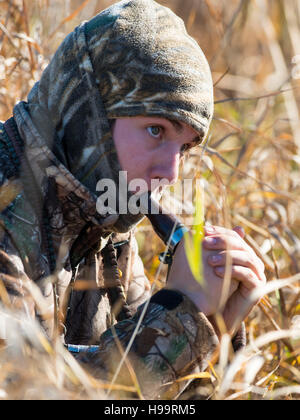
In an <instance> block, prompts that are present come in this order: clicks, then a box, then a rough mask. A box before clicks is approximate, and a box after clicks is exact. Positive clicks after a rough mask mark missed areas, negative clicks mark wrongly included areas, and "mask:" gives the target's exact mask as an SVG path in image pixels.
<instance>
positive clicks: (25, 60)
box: [0, 0, 300, 399]
mask: <svg viewBox="0 0 300 420" xmlns="http://www.w3.org/2000/svg"><path fill="white" fill-rule="evenodd" d="M112 3H113V1H109V0H102V1H101V0H90V1H83V0H72V1H65V2H61V1H58V0H51V1H50V0H30V1H29V0H23V1H22V0H2V1H0V119H1V120H5V119H6V118H8V117H9V116H10V115H11V110H12V107H13V105H14V103H15V102H16V101H18V100H22V99H26V94H27V93H28V92H29V90H30V88H31V87H32V86H33V84H34V82H35V81H37V80H38V79H39V77H40V74H41V72H42V70H43V69H44V67H45V66H46V65H47V62H48V60H49V59H50V58H51V54H53V52H54V51H55V49H56V48H57V46H58V45H59V43H60V42H61V40H62V39H63V38H64V36H65V35H66V34H67V33H68V32H70V31H71V30H72V29H73V28H74V26H75V25H76V24H77V23H79V22H80V21H81V20H83V19H87V18H89V17H90V16H92V15H93V14H95V13H96V12H98V11H100V10H102V9H103V8H105V7H107V6H109V5H110V4H112ZM160 3H162V4H164V5H168V6H170V7H171V8H172V9H173V10H174V11H175V12H176V13H177V14H179V15H180V16H181V17H182V18H183V19H184V20H185V22H186V25H187V27H188V30H189V32H190V33H191V34H192V35H193V36H194V37H195V38H196V39H197V40H198V41H199V43H200V45H201V46H202V48H203V50H204V52H205V53H206V55H207V57H208V59H209V61H210V64H211V67H212V71H213V76H214V80H215V83H216V86H215V99H216V111H215V119H214V121H213V124H212V128H211V132H210V143H209V147H208V148H207V150H206V152H205V156H204V158H203V159H202V160H201V161H200V159H199V157H200V154H201V153H202V151H201V150H199V151H196V152H193V153H192V154H191V156H190V159H189V160H188V161H187V162H186V165H185V170H184V174H183V176H187V177H188V176H192V174H193V173H195V172H198V173H199V174H201V176H202V177H203V178H204V180H205V189H206V201H205V213H206V220H208V221H209V222H210V223H212V224H216V225H222V226H224V225H226V226H234V225H237V224H238V225H242V226H243V227H244V228H245V230H246V234H247V235H246V238H247V240H248V241H249V243H250V244H251V245H252V246H253V247H254V248H255V250H256V251H257V253H258V254H259V255H260V256H261V258H262V259H263V260H264V262H265V265H266V274H267V278H268V280H269V281H270V282H271V281H277V280H278V279H289V281H287V282H285V283H284V286H283V287H282V288H281V289H280V290H277V291H271V292H269V293H268V296H267V297H266V298H265V299H264V301H263V303H262V304H261V305H260V306H258V307H257V308H256V309H255V310H254V311H253V312H252V313H251V315H250V316H249V318H248V320H247V333H248V339H249V340H248V342H249V346H248V347H247V349H246V350H245V351H244V352H243V353H242V354H239V355H238V356H236V357H235V356H234V355H233V354H232V353H231V351H229V345H228V341H227V337H226V335H225V336H224V338H223V340H222V346H221V356H220V357H219V358H218V359H216V360H215V361H214V365H211V367H210V368H209V369H208V372H209V373H211V376H212V380H210V381H207V380H206V383H205V386H204V384H203V383H202V387H201V386H200V388H198V389H197V390H196V391H195V392H196V393H198V394H199V395H200V394H202V395H203V393H206V394H205V395H207V394H210V395H211V396H212V398H216V399H299V394H300V373H299V372H300V371H299V366H300V321H299V319H300V287H299V286H300V283H299V280H298V277H297V276H296V277H293V276H295V275H296V274H297V273H299V272H300V267H299V264H300V263H299V261H300V258H299V257H300V211H299V205H300V200H299V197H300V181H299V180H300V177H299V165H300V157H299V147H300V124H299V112H298V106H299V99H300V89H299V87H300V83H299V80H297V78H296V77H295V76H297V63H298V62H299V63H300V59H299V60H298V61H297V59H294V62H292V60H293V57H295V56H296V55H298V54H300V44H299V39H300V6H299V1H297V0H289V1H283V0H231V1H230V2H228V1H225V0H204V1H201V2H200V1H195V0H186V1H185V2H184V6H183V3H182V2H181V1H179V0H161V1H160ZM82 5H83V6H84V7H81V6H82ZM298 75H299V76H300V71H299V72H298ZM138 238H139V242H140V245H141V253H142V257H143V260H144V262H145V266H146V270H147V273H148V275H149V277H150V279H152V280H155V273H156V270H157V266H158V262H157V258H156V257H154V256H155V255H157V253H158V252H159V251H161V249H162V246H161V243H160V242H159V240H158V239H156V237H155V235H154V233H153V231H152V230H151V228H150V227H149V225H148V224H147V223H144V224H143V225H142V226H141V228H140V232H139V234H138ZM157 282H158V284H159V286H160V285H161V284H162V276H160V278H159V279H158V280H157ZM272 284H273V283H272ZM7 319H9V324H8V325H9V326H10V330H11V336H12V337H11V340H10V343H11V345H12V346H13V347H12V348H11V350H10V351H7V349H6V348H5V347H3V348H2V350H1V348H0V358H1V363H2V367H1V374H0V399H1V398H3V399H6V398H37V397H40V398H101V397H102V396H103V395H104V394H103V390H102V389H101V387H102V388H103V386H102V385H101V384H99V383H98V382H97V383H96V382H95V381H93V379H91V378H90V377H88V376H87V375H85V374H84V373H83V372H82V371H81V370H80V368H79V367H78V366H77V365H76V363H74V362H73V361H72V360H71V358H70V357H69V356H68V354H66V353H65V352H64V350H63V349H60V348H59V347H58V348H57V349H56V348H55V346H54V345H51V347H49V343H47V342H46V341H45V339H44V338H43V336H42V335H41V332H40V331H39V329H38V327H37V326H35V327H33V326H32V325H31V324H30V327H29V326H28V325H29V324H25V326H24V325H21V323H20V322H19V321H18V319H17V316H16V315H15V314H13V315H11V316H10V317H9V318H7ZM32 342H33V344H34V346H32V345H29V344H30V343H31V344H32ZM37 360H39V363H38V364H37V363H36V361H37ZM25 366H26V369H25V368H24V367H25ZM16 378H18V381H17V382H18V388H17V389H16V388H15V387H14V386H13V385H12V384H13V383H14V381H12V379H16ZM200 385H201V384H200Z"/></svg>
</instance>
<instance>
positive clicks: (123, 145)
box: [115, 137, 150, 181]
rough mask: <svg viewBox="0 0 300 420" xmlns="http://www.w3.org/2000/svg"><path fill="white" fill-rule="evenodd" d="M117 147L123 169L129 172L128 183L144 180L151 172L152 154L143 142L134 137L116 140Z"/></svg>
mask: <svg viewBox="0 0 300 420" xmlns="http://www.w3.org/2000/svg"><path fill="white" fill-rule="evenodd" d="M126 140H127V141H126ZM115 146H116V150H117V154H118V158H119V163H120V166H121V169H122V170H123V171H127V177H128V181H131V180H133V179H137V178H141V179H144V178H145V177H146V176H147V173H148V172H149V167H150V154H149V151H147V150H146V149H145V147H144V146H143V144H142V142H141V141H138V139H134V138H132V137H131V138H127V139H125V138H123V139H116V140H115Z"/></svg>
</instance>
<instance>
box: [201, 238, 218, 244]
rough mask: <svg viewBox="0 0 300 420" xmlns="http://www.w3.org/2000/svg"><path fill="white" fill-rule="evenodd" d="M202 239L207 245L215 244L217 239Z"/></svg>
mask: <svg viewBox="0 0 300 420" xmlns="http://www.w3.org/2000/svg"><path fill="white" fill-rule="evenodd" d="M204 241H205V243H206V244H207V245H216V244H217V239H216V238H205V239H204Z"/></svg>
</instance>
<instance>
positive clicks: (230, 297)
mask: <svg viewBox="0 0 300 420" xmlns="http://www.w3.org/2000/svg"><path fill="white" fill-rule="evenodd" d="M202 263H203V277H204V283H203V284H202V285H201V284H200V283H198V282H197V281H196V280H195V278H194V276H193V274H192V273H191V271H190V268H189V263H188V261H187V257H186V252H185V248H184V240H182V241H181V242H180V244H179V245H178V247H177V249H176V252H175V254H174V259H173V264H172V266H171V269H170V273H169V276H168V283H167V287H168V288H171V289H176V290H179V291H180V292H182V293H184V294H185V295H187V296H188V297H189V298H190V299H191V300H192V301H193V302H194V303H195V305H196V306H197V308H198V309H199V310H200V311H201V312H203V313H204V314H205V315H206V316H207V317H213V316H214V315H216V314H217V313H220V312H221V314H222V316H223V319H224V321H225V325H226V327H227V331H228V332H230V333H232V334H233V333H234V332H235V331H236V330H237V328H238V327H239V324H240V323H241V322H242V321H243V320H244V319H245V318H246V316H247V315H248V314H249V313H250V312H251V310H252V308H253V307H254V306H255V305H256V304H257V303H258V302H257V301H256V302H254V301H253V300H251V299H250V295H251V293H252V292H253V291H254V290H255V289H257V288H259V287H261V286H263V285H264V284H265V283H266V277H265V274H264V271H265V267H264V264H263V262H262V261H261V259H260V258H259V257H258V256H257V255H256V253H255V252H254V251H253V249H252V248H251V247H250V246H249V245H248V244H247V243H246V242H245V240H244V231H243V229H242V228H239V227H237V228H235V229H234V230H230V229H225V228H222V227H215V226H210V227H206V228H205V238H204V240H203V243H202ZM226 267H227V270H228V269H229V270H230V271H229V276H225V271H226ZM225 278H227V279H228V281H227V282H226V280H225ZM224 282H225V284H224ZM224 293H225V298H224ZM237 321H238V322H237Z"/></svg>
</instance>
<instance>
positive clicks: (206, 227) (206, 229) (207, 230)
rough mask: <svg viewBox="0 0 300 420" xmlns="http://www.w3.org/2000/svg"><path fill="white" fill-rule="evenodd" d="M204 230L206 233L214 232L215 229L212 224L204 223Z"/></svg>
mask: <svg viewBox="0 0 300 420" xmlns="http://www.w3.org/2000/svg"><path fill="white" fill-rule="evenodd" d="M205 232H206V233H215V232H216V230H215V228H214V227H213V226H211V225H206V226H205Z"/></svg>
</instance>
